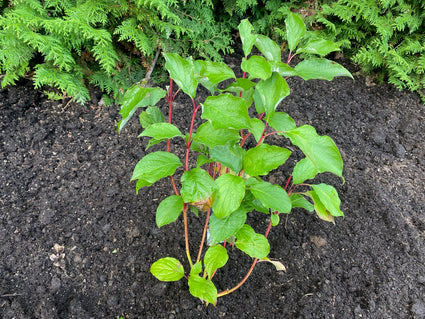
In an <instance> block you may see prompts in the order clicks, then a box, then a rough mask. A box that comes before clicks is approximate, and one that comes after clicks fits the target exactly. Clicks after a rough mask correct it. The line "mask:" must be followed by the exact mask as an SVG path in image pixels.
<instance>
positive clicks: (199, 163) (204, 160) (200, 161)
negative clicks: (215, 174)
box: [196, 154, 214, 167]
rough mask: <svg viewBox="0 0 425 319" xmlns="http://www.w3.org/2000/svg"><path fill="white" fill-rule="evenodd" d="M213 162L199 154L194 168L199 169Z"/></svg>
mask: <svg viewBox="0 0 425 319" xmlns="http://www.w3.org/2000/svg"><path fill="white" fill-rule="evenodd" d="M212 162H214V161H213V160H212V159H209V158H208V157H206V156H205V155H204V154H201V155H199V156H198V158H197V160H196V167H201V166H202V165H204V164H208V163H212Z"/></svg>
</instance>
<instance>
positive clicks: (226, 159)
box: [210, 144, 245, 174]
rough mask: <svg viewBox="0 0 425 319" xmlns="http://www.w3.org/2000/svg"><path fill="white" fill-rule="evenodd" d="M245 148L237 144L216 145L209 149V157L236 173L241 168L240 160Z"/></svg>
mask: <svg viewBox="0 0 425 319" xmlns="http://www.w3.org/2000/svg"><path fill="white" fill-rule="evenodd" d="M244 154H245V150H244V149H243V148H242V147H240V146H239V145H238V144H234V145H230V144H226V145H217V146H215V147H213V148H211V149H210V156H211V159H212V160H214V161H216V162H219V163H221V164H223V165H224V166H226V167H228V168H230V169H231V170H232V171H233V172H235V173H236V174H238V173H239V172H240V170H241V169H242V160H243V156H244Z"/></svg>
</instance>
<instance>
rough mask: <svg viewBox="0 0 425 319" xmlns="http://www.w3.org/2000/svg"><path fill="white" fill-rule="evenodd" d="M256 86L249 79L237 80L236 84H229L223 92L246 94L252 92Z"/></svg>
mask: <svg viewBox="0 0 425 319" xmlns="http://www.w3.org/2000/svg"><path fill="white" fill-rule="evenodd" d="M254 86H255V83H254V82H252V81H251V80H248V79H243V78H237V79H236V81H235V82H233V83H231V84H229V86H228V87H226V88H225V89H224V90H223V92H234V93H239V92H246V91H249V90H251V89H252V88H253V87H254Z"/></svg>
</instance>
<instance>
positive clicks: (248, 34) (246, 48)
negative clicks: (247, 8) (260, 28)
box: [238, 19, 257, 56]
mask: <svg viewBox="0 0 425 319" xmlns="http://www.w3.org/2000/svg"><path fill="white" fill-rule="evenodd" d="M238 29H239V34H240V36H241V41H242V49H243V52H244V54H245V56H248V55H249V54H250V53H251V50H252V46H253V45H254V44H255V41H256V40H257V36H256V35H254V34H252V31H253V30H254V28H253V26H252V24H251V23H250V22H249V21H248V20H247V19H243V20H242V21H241V23H240V24H239V26H238Z"/></svg>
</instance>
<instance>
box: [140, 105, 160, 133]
mask: <svg viewBox="0 0 425 319" xmlns="http://www.w3.org/2000/svg"><path fill="white" fill-rule="evenodd" d="M139 119H140V125H141V126H142V127H143V128H147V127H148V126H149V125H152V124H154V123H162V122H164V115H163V114H162V112H161V111H160V109H159V108H158V107H157V106H149V107H148V108H147V109H146V111H143V112H142V113H140V117H139Z"/></svg>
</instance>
